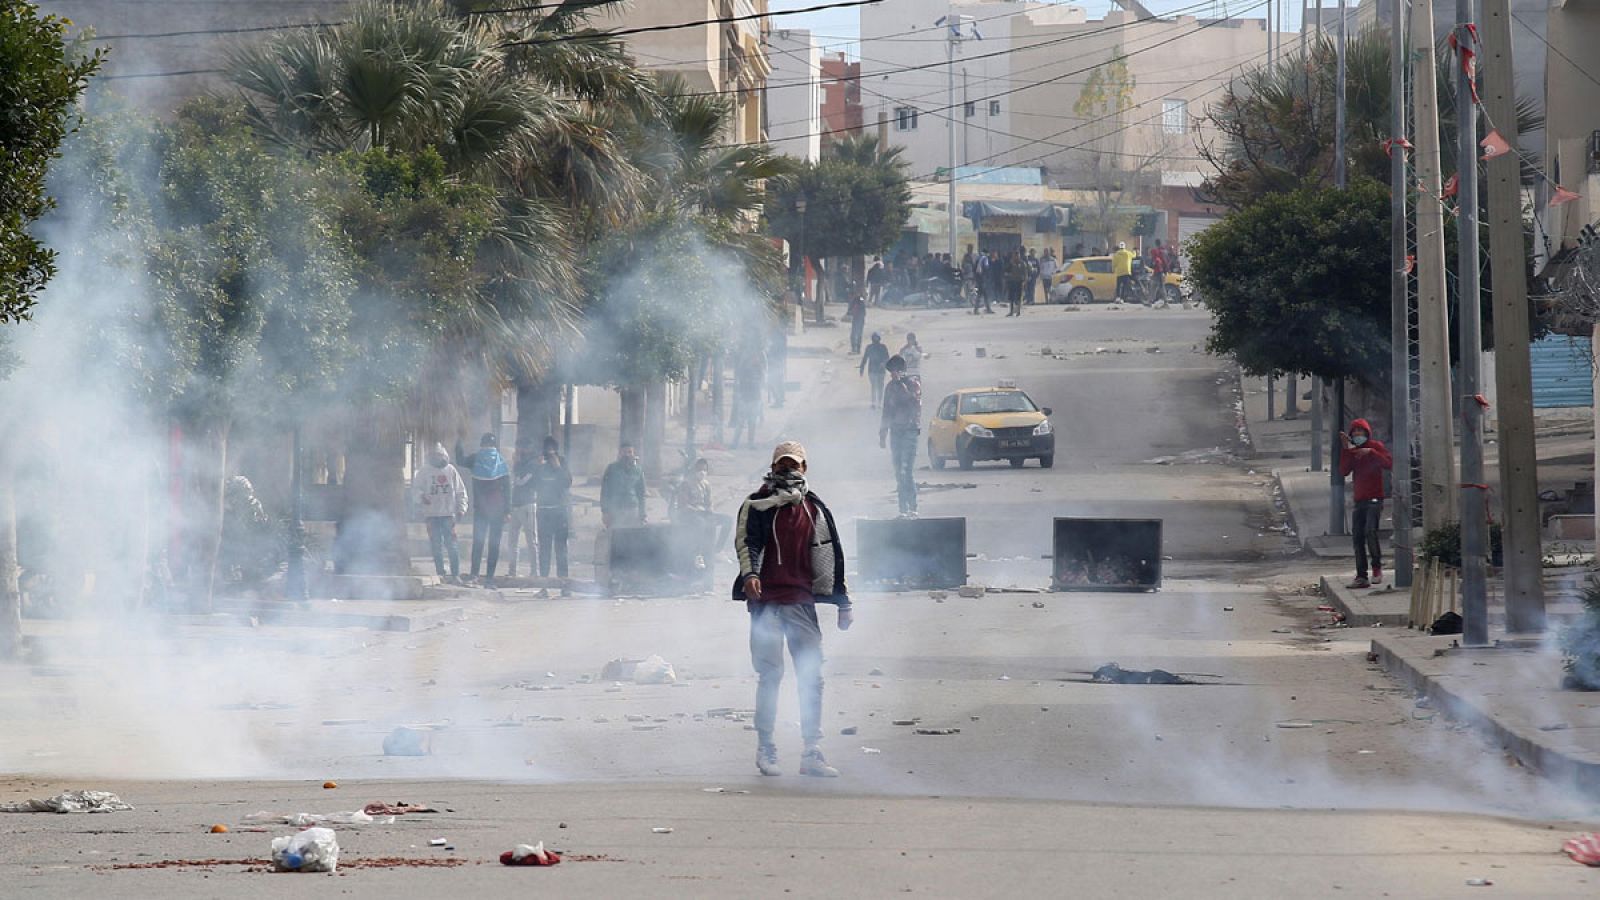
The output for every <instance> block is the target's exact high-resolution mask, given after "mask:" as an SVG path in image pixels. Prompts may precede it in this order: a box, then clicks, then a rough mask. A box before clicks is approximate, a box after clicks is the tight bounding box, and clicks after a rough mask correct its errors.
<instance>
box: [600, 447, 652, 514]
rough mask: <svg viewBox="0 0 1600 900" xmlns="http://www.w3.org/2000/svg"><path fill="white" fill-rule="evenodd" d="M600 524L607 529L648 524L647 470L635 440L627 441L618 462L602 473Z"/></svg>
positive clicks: (618, 455) (620, 452) (620, 451)
mask: <svg viewBox="0 0 1600 900" xmlns="http://www.w3.org/2000/svg"><path fill="white" fill-rule="evenodd" d="M600 523H601V524H602V525H604V526H605V527H607V528H632V527H635V526H638V525H643V524H644V523H645V514H644V470H642V469H640V468H639V456H638V454H636V453H635V452H634V449H633V443H632V442H631V441H623V442H622V446H621V447H620V448H618V450H617V461H616V462H614V463H612V464H611V465H609V466H606V471H605V474H603V475H601V476H600Z"/></svg>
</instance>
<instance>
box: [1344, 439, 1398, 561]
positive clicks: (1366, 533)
mask: <svg viewBox="0 0 1600 900" xmlns="http://www.w3.org/2000/svg"><path fill="white" fill-rule="evenodd" d="M1339 444H1340V447H1341V449H1340V451H1339V474H1341V475H1351V476H1354V478H1353V479H1352V480H1353V481H1354V482H1355V501H1356V505H1355V509H1354V510H1352V511H1351V515H1350V539H1351V541H1352V542H1353V543H1354V544H1355V549H1356V580H1355V581H1352V582H1351V583H1350V587H1352V588H1367V587H1372V586H1373V585H1374V584H1382V583H1383V550H1382V548H1380V547H1379V546H1378V523H1379V522H1380V521H1381V520H1382V519H1383V497H1384V489H1383V473H1384V472H1387V471H1389V470H1390V469H1392V468H1394V457H1393V456H1391V455H1390V453H1389V448H1388V447H1385V446H1384V445H1383V442H1382V441H1380V440H1377V439H1376V438H1374V437H1373V436H1372V425H1370V424H1369V423H1368V422H1367V420H1366V419H1356V420H1355V421H1354V422H1351V423H1350V431H1349V432H1348V433H1346V432H1343V431H1341V432H1339ZM1369 557H1370V562H1371V563H1372V569H1371V580H1368V577H1367V576H1368V569H1367V563H1368V562H1369Z"/></svg>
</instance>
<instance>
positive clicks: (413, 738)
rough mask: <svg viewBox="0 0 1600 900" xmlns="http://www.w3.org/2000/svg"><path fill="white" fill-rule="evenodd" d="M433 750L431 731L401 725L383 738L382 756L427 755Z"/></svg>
mask: <svg viewBox="0 0 1600 900" xmlns="http://www.w3.org/2000/svg"><path fill="white" fill-rule="evenodd" d="M432 752H433V740H432V733H431V732H429V731H425V730H423V729H421V728H411V727H409V726H406V725H401V726H400V727H398V728H396V729H395V730H393V731H391V732H389V735H388V737H385V738H384V739H383V755H384V756H427V755H428V754H430V753H432Z"/></svg>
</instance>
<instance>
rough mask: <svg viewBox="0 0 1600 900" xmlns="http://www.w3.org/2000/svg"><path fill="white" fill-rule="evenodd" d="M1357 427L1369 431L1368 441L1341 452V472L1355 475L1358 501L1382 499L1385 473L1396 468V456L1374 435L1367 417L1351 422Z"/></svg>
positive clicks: (1351, 424) (1352, 426) (1353, 426)
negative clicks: (1367, 451) (1363, 451)
mask: <svg viewBox="0 0 1600 900" xmlns="http://www.w3.org/2000/svg"><path fill="white" fill-rule="evenodd" d="M1357 428H1359V429H1361V430H1362V431H1365V432H1366V433H1367V442H1366V443H1365V444H1362V445H1361V446H1360V447H1351V448H1350V449H1349V450H1343V451H1342V452H1340V454H1339V474H1341V475H1354V476H1355V477H1354V478H1353V479H1352V480H1353V481H1354V482H1355V489H1356V502H1357V503H1359V502H1361V501H1363V500H1382V499H1383V495H1384V493H1385V491H1384V489H1383V473H1384V472H1386V471H1388V470H1389V469H1392V468H1394V457H1393V456H1391V455H1390V454H1389V448H1388V447H1385V446H1384V445H1383V442H1382V441H1380V440H1378V439H1377V438H1375V437H1373V436H1372V426H1371V425H1369V424H1367V420H1366V419H1357V420H1355V421H1354V422H1351V423H1350V430H1351V431H1355V430H1356V429H1357ZM1361 450H1371V451H1372V452H1371V453H1362V452H1360V451H1361Z"/></svg>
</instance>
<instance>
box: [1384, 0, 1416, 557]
mask: <svg viewBox="0 0 1600 900" xmlns="http://www.w3.org/2000/svg"><path fill="white" fill-rule="evenodd" d="M1389 16H1390V19H1389V140H1390V141H1398V140H1400V139H1401V138H1403V137H1405V134H1406V61H1405V60H1406V37H1405V21H1406V13H1405V7H1404V6H1402V5H1401V3H1400V0H1389ZM1389 184H1390V185H1391V189H1390V191H1389V410H1390V413H1389V420H1390V429H1389V439H1390V441H1391V445H1390V448H1389V449H1390V452H1391V453H1392V454H1393V455H1394V460H1395V463H1394V474H1393V475H1392V477H1391V478H1390V481H1391V482H1392V483H1393V484H1394V586H1395V587H1410V586H1411V569H1412V565H1413V558H1412V553H1411V317H1410V311H1411V310H1410V308H1409V307H1410V303H1409V299H1410V298H1409V297H1408V296H1407V291H1406V286H1407V285H1406V281H1407V278H1408V273H1409V269H1410V267H1409V266H1407V265H1406V154H1405V150H1404V149H1402V148H1401V147H1398V146H1396V145H1395V144H1393V143H1391V144H1390V145H1389Z"/></svg>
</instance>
